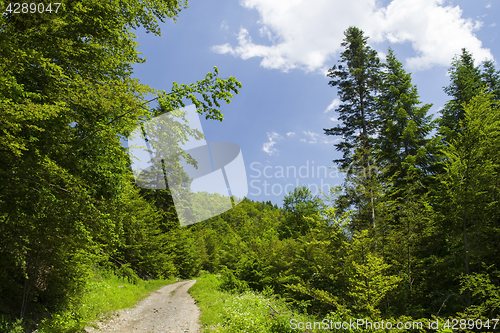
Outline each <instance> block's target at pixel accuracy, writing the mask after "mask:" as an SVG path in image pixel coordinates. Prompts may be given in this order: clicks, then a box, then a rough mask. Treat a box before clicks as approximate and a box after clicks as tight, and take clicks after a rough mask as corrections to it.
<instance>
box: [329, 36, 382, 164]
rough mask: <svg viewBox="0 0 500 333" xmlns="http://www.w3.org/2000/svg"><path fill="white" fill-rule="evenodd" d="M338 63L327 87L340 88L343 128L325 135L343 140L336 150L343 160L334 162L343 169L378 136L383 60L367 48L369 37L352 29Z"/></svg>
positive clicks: (339, 126) (346, 37)
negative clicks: (377, 113)
mask: <svg viewBox="0 0 500 333" xmlns="http://www.w3.org/2000/svg"><path fill="white" fill-rule="evenodd" d="M344 35H345V38H344V41H343V42H342V44H341V45H342V46H343V47H345V51H344V52H342V54H341V56H340V60H339V62H340V63H341V65H334V66H333V67H332V68H331V69H330V70H328V74H327V76H328V77H330V78H332V80H331V81H330V82H328V84H329V85H330V86H332V87H337V90H338V94H339V96H340V100H341V101H342V103H341V104H340V105H339V107H338V108H337V109H336V110H335V111H337V112H339V114H340V116H339V120H341V121H342V125H337V126H336V127H333V128H330V129H324V131H325V134H326V135H336V136H341V137H342V138H343V140H342V141H341V142H339V143H337V144H335V147H336V149H337V150H339V151H342V153H343V157H342V158H341V159H336V160H334V162H335V163H337V164H339V165H340V166H341V167H342V168H347V167H349V166H350V165H351V163H352V162H353V157H354V155H355V151H356V150H359V149H367V148H369V147H370V146H371V145H372V143H373V140H372V139H371V137H372V136H373V135H374V134H376V132H377V127H378V121H377V115H376V112H375V109H376V98H375V96H376V90H377V89H378V86H379V83H380V76H379V71H380V67H381V64H380V60H379V58H378V56H377V52H376V51H375V50H374V49H372V48H371V47H370V46H368V44H367V40H368V37H365V36H364V33H363V31H362V30H360V29H358V28H356V27H349V28H348V29H347V30H346V31H345V32H344Z"/></svg>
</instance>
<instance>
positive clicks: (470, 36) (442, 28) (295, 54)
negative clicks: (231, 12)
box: [212, 0, 493, 71]
mask: <svg viewBox="0 0 500 333" xmlns="http://www.w3.org/2000/svg"><path fill="white" fill-rule="evenodd" d="M240 3H241V4H242V5H243V6H244V7H246V8H248V9H254V10H257V11H258V13H259V15H260V21H259V24H260V25H261V28H260V33H261V35H263V36H267V37H268V38H269V40H271V41H273V44H272V45H260V44H254V43H253V42H252V38H251V35H250V33H249V32H248V30H247V29H245V28H241V29H240V32H239V34H238V37H237V39H238V45H236V46H233V45H230V44H224V45H216V46H214V47H213V48H212V50H213V51H215V52H217V53H222V54H231V55H234V56H238V57H241V58H242V59H248V58H252V57H259V58H262V61H261V66H263V67H265V68H273V69H279V70H282V71H288V70H290V69H294V68H299V69H303V70H305V71H324V70H325V66H326V65H329V66H331V63H332V62H333V61H332V59H331V58H332V57H333V56H336V55H338V53H339V52H341V51H342V47H341V46H340V43H341V42H342V39H343V38H344V35H343V32H344V31H345V30H346V29H347V28H348V27H349V26H358V27H359V28H361V29H363V30H364V31H365V34H366V36H368V37H370V39H369V42H382V41H385V40H388V41H390V42H391V43H405V42H408V43H410V45H411V47H412V48H413V50H414V56H412V57H410V58H408V59H406V62H407V66H408V67H409V69H410V70H418V69H426V68H430V67H432V66H434V65H444V66H449V65H450V63H451V60H452V58H453V56H454V55H455V54H459V53H460V52H461V49H462V48H463V47H466V48H467V49H468V50H469V51H470V52H472V53H473V54H474V57H475V58H476V59H477V60H478V61H482V60H484V59H493V56H492V54H491V52H490V50H489V49H486V48H483V47H482V43H481V41H480V40H479V39H478V38H477V37H476V36H475V34H474V32H475V31H476V30H478V29H479V28H480V27H481V24H482V22H480V21H473V20H471V19H468V18H464V17H463V15H462V14H463V13H462V10H461V9H460V8H459V7H458V6H455V7H453V6H450V5H446V3H445V0H419V1H415V0H393V1H392V2H391V3H390V4H389V5H388V6H387V7H379V6H378V5H377V4H379V1H376V0H357V1H344V0H315V1H307V0H273V1H268V0H241V2H240ZM276 41H279V42H276ZM381 51H385V50H381Z"/></svg>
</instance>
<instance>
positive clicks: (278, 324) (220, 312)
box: [189, 274, 324, 333]
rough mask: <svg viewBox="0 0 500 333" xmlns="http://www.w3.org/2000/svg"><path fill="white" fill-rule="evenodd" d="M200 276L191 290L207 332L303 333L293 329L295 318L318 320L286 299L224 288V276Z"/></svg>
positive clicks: (301, 320) (203, 326) (309, 320)
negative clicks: (222, 287) (297, 308)
mask: <svg viewBox="0 0 500 333" xmlns="http://www.w3.org/2000/svg"><path fill="white" fill-rule="evenodd" d="M196 279H197V282H196V283H195V284H194V285H193V287H191V288H190V289H189V293H190V294H191V295H192V296H193V298H194V299H195V300H196V302H197V305H198V306H199V307H200V310H201V317H200V322H201V325H202V329H204V332H231V333H238V332H263V333H267V332H269V333H271V332H272V333H280V332H300V331H301V330H300V329H292V327H293V325H292V324H291V323H293V320H296V322H302V323H305V322H315V321H317V320H315V319H314V318H312V317H308V316H305V315H302V314H298V313H294V312H292V311H290V309H288V308H287V306H286V305H285V304H284V303H283V302H282V301H279V300H276V299H274V298H273V297H272V296H271V295H263V294H260V293H256V292H253V291H246V292H243V293H230V292H225V291H221V290H220V289H219V286H220V284H221V282H220V278H218V277H217V276H215V275H213V274H206V275H202V276H201V277H199V278H196ZM319 331H320V330H318V332H319ZM323 331H324V330H323ZM308 332H316V331H315V330H309V331H308Z"/></svg>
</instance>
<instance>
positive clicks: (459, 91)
mask: <svg viewBox="0 0 500 333" xmlns="http://www.w3.org/2000/svg"><path fill="white" fill-rule="evenodd" d="M448 73H449V74H450V79H451V83H450V85H449V86H448V87H445V88H444V91H445V92H446V93H447V94H448V96H450V97H452V100H451V101H449V102H448V103H446V105H445V107H444V109H443V110H442V111H441V113H442V116H441V120H440V134H441V135H443V136H444V138H445V139H446V140H447V141H448V140H449V139H451V138H453V137H454V136H455V135H456V134H458V133H459V132H460V128H459V122H460V120H462V119H463V118H464V107H463V103H466V102H469V101H470V100H471V98H472V97H474V96H476V95H477V94H479V92H480V91H481V89H482V88H483V87H484V83H483V81H482V80H481V70H480V68H479V67H477V66H474V58H473V57H472V54H471V53H470V52H468V51H467V50H466V49H465V48H464V49H462V54H461V55H460V56H455V58H454V59H453V62H452V65H451V67H450V69H449V70H448Z"/></svg>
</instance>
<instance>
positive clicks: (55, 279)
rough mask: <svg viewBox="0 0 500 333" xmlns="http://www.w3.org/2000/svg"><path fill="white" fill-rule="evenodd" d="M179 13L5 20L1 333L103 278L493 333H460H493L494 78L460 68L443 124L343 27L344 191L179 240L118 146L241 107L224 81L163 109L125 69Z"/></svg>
mask: <svg viewBox="0 0 500 333" xmlns="http://www.w3.org/2000/svg"><path fill="white" fill-rule="evenodd" d="M0 4H1V6H2V8H4V7H5V5H6V2H5V1H0ZM186 8H187V1H186V2H184V1H177V0H168V1H141V2H137V1H129V0H122V1H118V0H113V1H106V2H97V1H91V0H81V1H66V2H64V3H63V4H62V5H61V10H60V12H59V13H58V14H57V15H54V14H53V15H47V14H39V13H33V14H30V15H25V16H20V15H16V14H13V13H4V15H2V16H0V57H1V60H2V61H0V73H1V76H0V78H1V80H0V154H1V155H0V156H1V158H0V234H1V237H0V324H2V325H4V324H5V323H11V322H14V321H16V320H22V321H23V323H25V325H26V326H25V327H32V325H33V323H35V322H40V321H41V320H42V319H43V318H51V317H54V315H55V314H57V313H58V312H60V311H63V310H64V309H66V308H71V307H75V306H76V307H77V306H78V304H79V300H80V299H81V298H82V297H84V295H85V293H86V291H87V290H88V288H89V285H90V284H91V282H92V281H95V280H96V278H97V277H98V276H99V274H100V272H108V273H109V274H113V275H116V276H120V277H122V278H124V279H127V280H128V281H132V282H134V281H135V282H137V281H141V280H151V279H169V278H173V277H179V278H191V277H196V276H198V275H199V274H200V273H206V272H209V273H214V274H220V275H221V279H222V281H223V282H222V285H221V288H223V289H224V290H226V291H230V292H232V293H235V294H239V293H243V292H245V291H248V290H253V291H257V292H265V293H266V294H270V295H276V296H277V297H280V298H281V299H283V300H285V301H286V303H287V304H288V305H289V306H290V307H291V308H293V309H296V310H297V311H299V312H302V313H306V314H309V315H312V316H314V317H316V318H333V319H335V320H336V321H349V319H352V320H356V319H357V318H368V319H371V320H373V321H376V320H394V321H411V320H416V319H422V320H423V319H425V320H432V319H435V318H441V320H442V321H443V322H445V321H446V319H449V318H455V319H457V320H458V322H459V323H469V322H468V320H470V319H472V320H474V321H477V320H481V322H482V323H485V324H486V323H487V321H488V323H489V324H488V325H489V326H491V327H487V326H486V325H485V326H484V327H483V328H482V329H481V330H477V326H476V327H475V326H473V327H472V329H471V327H470V326H467V325H466V324H464V325H462V326H460V325H459V326H458V327H459V329H458V331H463V332H465V331H471V332H472V331H494V330H495V329H494V325H496V322H495V321H493V320H494V319H496V320H497V321H498V318H499V315H500V242H499V240H500V204H499V199H500V174H499V171H500V154H499V153H498V152H499V151H500V72H499V71H498V70H497V69H496V67H495V63H494V62H493V61H485V62H483V63H481V64H479V65H478V64H477V63H476V62H475V59H474V55H473V54H471V53H470V52H469V51H468V50H466V49H463V50H462V53H460V54H457V55H456V56H455V58H454V59H453V61H452V63H451V64H450V67H449V71H448V73H449V80H450V81H449V85H448V86H446V87H444V91H445V93H446V94H447V95H448V96H449V100H448V102H447V103H446V105H445V106H444V108H443V109H442V110H441V111H440V114H439V115H437V116H436V117H435V119H433V117H432V115H429V110H430V108H431V106H432V105H431V104H426V103H424V102H422V101H420V99H419V95H418V91H417V87H416V86H415V85H414V84H413V83H412V78H411V74H410V73H409V72H407V71H406V70H405V68H404V66H403V64H402V62H400V61H399V60H398V59H397V57H396V54H395V52H394V51H392V50H391V49H389V50H388V53H387V57H386V58H385V59H380V58H379V57H378V55H377V52H376V51H375V50H374V49H372V48H371V47H370V46H369V44H368V40H369V37H368V36H366V35H365V34H364V32H363V31H362V30H360V29H359V28H357V27H349V28H348V29H347V30H345V32H344V36H345V38H344V41H343V43H342V47H343V49H344V51H343V52H342V53H341V55H340V58H339V60H338V63H337V64H335V65H333V66H332V67H331V69H330V70H329V71H328V77H329V79H330V81H329V85H330V86H332V87H335V88H336V89H337V93H338V96H339V98H340V100H341V103H340V105H339V106H338V107H337V109H336V111H337V112H338V113H339V115H340V117H339V119H340V120H341V124H340V125H338V126H337V127H333V128H327V129H324V133H325V135H332V136H337V137H341V138H342V141H340V142H339V143H337V144H335V147H332V155H333V151H334V149H336V150H338V151H340V152H341V153H342V158H340V159H335V160H334V161H333V163H334V164H335V165H337V166H338V167H339V168H340V170H341V171H342V172H343V173H344V180H343V183H342V184H341V185H339V186H337V187H335V188H333V189H332V190H331V191H330V192H329V193H322V194H321V195H316V196H315V195H312V193H311V192H310V191H309V190H308V189H307V188H306V187H303V186H301V187H297V188H295V189H293V190H292V191H291V192H289V193H288V194H287V195H286V196H285V199H284V201H283V202H282V203H272V202H270V201H268V202H254V201H251V200H248V199H244V200H243V201H242V202H241V203H240V204H238V205H236V206H235V207H234V208H233V209H231V210H229V211H227V212H224V213H222V214H220V215H217V216H215V217H213V218H210V219H208V220H205V221H203V222H200V223H196V224H193V225H190V226H181V225H180V223H179V220H178V218H177V215H176V209H175V207H174V204H173V200H172V195H171V193H170V192H169V189H168V188H167V189H156V190H148V189H141V188H139V187H138V186H137V185H136V183H135V181H134V176H133V174H132V170H131V168H130V163H131V161H130V156H129V154H128V152H127V148H126V147H124V146H123V144H122V142H123V140H124V139H125V138H127V136H129V135H130V133H131V132H132V131H133V129H134V128H135V127H136V126H137V124H139V123H140V122H144V121H147V120H149V119H152V118H153V117H156V116H158V115H161V114H165V113H167V112H170V111H173V110H176V109H179V108H181V107H183V106H185V104H184V103H185V101H186V100H188V101H189V102H190V103H192V104H194V105H195V106H196V109H197V111H198V112H199V113H200V114H202V115H203V116H205V117H206V118H207V119H213V120H219V121H223V115H222V113H221V111H220V109H221V103H223V102H224V103H230V102H231V100H232V99H233V98H235V96H234V95H236V94H238V93H240V90H241V92H242V93H244V88H242V84H241V83H240V82H239V81H237V80H236V79H235V78H234V77H229V78H224V79H223V78H219V77H218V69H217V67H215V68H214V69H213V70H212V71H211V72H208V74H207V75H206V77H205V78H200V80H199V81H197V82H194V83H188V84H177V83H175V82H174V83H173V85H172V88H171V89H170V90H162V91H159V90H155V89H152V88H150V87H148V86H147V85H145V84H143V83H140V82H139V81H138V80H137V79H134V78H133V71H132V66H133V65H135V64H140V63H141V62H144V59H142V58H141V57H140V54H139V52H138V50H137V42H136V41H135V34H134V33H133V31H134V29H137V28H139V27H141V28H143V29H146V30H147V31H148V32H150V33H152V34H155V35H158V36H159V35H161V31H160V29H159V21H161V22H163V21H164V20H174V21H175V20H176V19H177V16H178V14H179V12H180V11H181V10H186ZM179 136H182V135H181V134H180V135H179ZM179 140H181V139H179ZM186 186H187V185H186ZM202 196H203V198H202V199H201V200H200V202H204V201H209V200H212V201H213V202H215V200H216V198H215V197H214V196H213V195H210V194H203V195H202ZM278 204H279V206H278ZM184 208H185V209H193V208H192V207H184ZM460 320H462V321H460ZM490 324H491V325H490ZM3 327H4V326H0V332H2V331H3V330H4V328H3ZM498 327H500V324H499V325H498ZM497 329H498V328H497ZM7 331H8V330H7ZM288 331H290V332H294V331H297V330H293V329H291V328H288V329H284V330H283V332H288ZM345 331H349V330H345ZM367 331H371V330H367ZM373 331H375V330H373ZM454 331H456V330H454ZM280 332H281V331H280Z"/></svg>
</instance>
